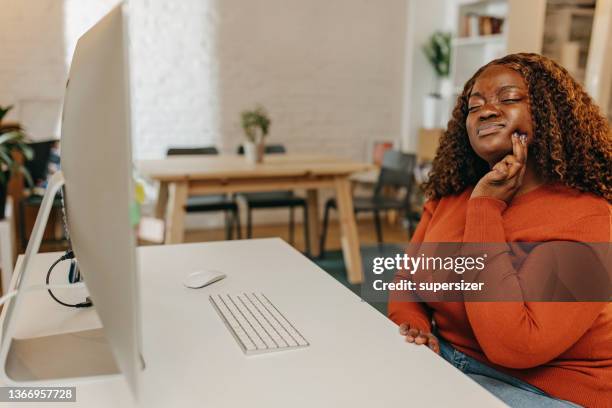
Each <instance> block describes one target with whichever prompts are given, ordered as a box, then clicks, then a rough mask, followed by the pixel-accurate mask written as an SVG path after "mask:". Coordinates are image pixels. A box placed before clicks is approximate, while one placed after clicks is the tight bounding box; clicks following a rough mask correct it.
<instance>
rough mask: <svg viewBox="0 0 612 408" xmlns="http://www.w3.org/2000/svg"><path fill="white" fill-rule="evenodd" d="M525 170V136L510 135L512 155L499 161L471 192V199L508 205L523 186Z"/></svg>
mask: <svg viewBox="0 0 612 408" xmlns="http://www.w3.org/2000/svg"><path fill="white" fill-rule="evenodd" d="M526 169H527V136H526V135H519V134H518V133H516V132H515V133H513V134H512V154H509V155H507V156H506V157H504V158H503V159H502V160H501V161H499V162H498V163H497V164H495V166H493V168H492V169H491V171H490V172H488V173H487V174H485V175H484V176H483V177H482V178H481V179H480V181H479V182H478V184H476V187H474V191H472V195H471V198H472V197H492V198H497V199H498V200H502V201H505V202H506V203H509V202H510V201H511V200H512V197H514V194H515V193H516V192H517V191H518V189H519V188H520V187H521V185H522V184H523V176H524V175H525V170H526Z"/></svg>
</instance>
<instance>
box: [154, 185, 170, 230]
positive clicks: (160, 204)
mask: <svg viewBox="0 0 612 408" xmlns="http://www.w3.org/2000/svg"><path fill="white" fill-rule="evenodd" d="M167 207H168V183H167V182H165V181H160V182H159V192H158V194H157V203H156V204H155V218H159V219H162V220H165V219H166V216H167V212H166V211H167V209H168V208H167Z"/></svg>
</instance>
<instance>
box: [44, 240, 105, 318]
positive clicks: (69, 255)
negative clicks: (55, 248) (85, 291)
mask: <svg viewBox="0 0 612 408" xmlns="http://www.w3.org/2000/svg"><path fill="white" fill-rule="evenodd" d="M69 259H74V252H72V250H69V251H66V253H65V254H64V255H62V256H61V257H60V258H59V259H57V260H56V261H55V262H53V264H52V265H51V267H50V268H49V271H48V272H47V278H46V279H45V283H46V286H47V287H48V286H50V285H49V280H50V278H51V272H52V271H53V268H55V267H56V266H57V264H59V263H60V262H62V261H66V260H69ZM73 278H74V276H73V275H72V274H71V276H70V283H74V281H73ZM47 292H49V295H51V297H52V298H53V300H55V301H56V302H57V303H59V304H60V305H62V306H66V307H76V308H84V307H91V306H93V302H92V301H91V299H89V298H86V299H85V301H84V302H80V303H66V302H63V301H61V300H59V299H58V298H57V297H56V296H55V295H54V294H53V292H52V291H51V289H50V288H47Z"/></svg>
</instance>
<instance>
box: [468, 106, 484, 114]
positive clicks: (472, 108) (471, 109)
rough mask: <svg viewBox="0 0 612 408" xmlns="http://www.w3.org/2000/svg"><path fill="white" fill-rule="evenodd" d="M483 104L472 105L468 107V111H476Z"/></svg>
mask: <svg viewBox="0 0 612 408" xmlns="http://www.w3.org/2000/svg"><path fill="white" fill-rule="evenodd" d="M480 106H481V105H474V106H470V107H468V112H474V111H476V110H477V109H478V108H480Z"/></svg>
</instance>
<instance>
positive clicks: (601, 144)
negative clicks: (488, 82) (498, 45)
mask: <svg viewBox="0 0 612 408" xmlns="http://www.w3.org/2000/svg"><path fill="white" fill-rule="evenodd" d="M492 65H503V66H506V67H508V68H511V69H513V70H515V71H517V72H518V73H519V74H521V75H522V77H523V79H524V80H525V83H526V85H527V88H528V90H529V101H530V110H531V116H532V120H533V131H534V135H533V142H532V143H531V144H530V145H529V157H531V158H534V159H535V161H534V163H535V165H536V166H537V169H538V172H539V174H540V175H541V176H542V177H543V178H544V180H545V181H546V182H559V183H561V184H563V185H566V186H568V187H571V188H575V189H577V190H580V191H584V192H590V193H593V194H596V195H598V196H601V197H603V198H605V199H606V200H607V201H608V202H610V200H611V199H612V166H611V163H612V143H611V135H610V127H609V124H608V121H607V119H606V118H605V117H604V116H603V115H602V113H601V112H600V110H599V108H598V106H597V105H596V104H595V103H594V102H593V101H592V100H591V98H590V97H589V95H588V94H587V93H586V91H585V90H584V88H583V87H582V86H581V85H580V84H579V83H577V82H576V81H575V80H574V79H573V78H572V77H571V75H570V74H569V73H568V72H567V70H565V68H563V67H561V66H560V65H559V64H557V63H556V62H554V61H553V60H551V59H549V58H546V57H543V56H541V55H538V54H527V53H520V54H510V55H507V56H505V57H503V58H499V59H496V60H493V61H491V62H489V63H488V64H487V65H485V66H483V67H482V68H480V69H479V70H478V71H477V72H476V73H475V74H474V76H472V78H470V79H469V80H468V81H467V82H466V84H465V86H464V88H463V92H462V93H461V95H459V97H458V98H457V104H456V105H455V107H454V109H453V113H452V117H451V119H450V120H449V122H448V127H447V130H446V132H445V133H444V135H443V136H442V137H441V138H440V146H439V147H438V150H437V152H436V157H435V159H434V161H433V165H432V171H431V173H430V174H429V180H428V181H427V183H425V185H424V190H425V193H426V195H427V196H428V197H429V198H432V199H438V198H442V197H445V196H449V195H453V194H458V193H460V192H462V191H463V190H464V189H465V188H467V187H468V186H474V185H476V183H477V182H478V181H479V180H480V179H481V178H482V176H484V175H485V174H486V173H487V172H488V171H490V168H489V165H488V164H487V163H486V162H485V161H484V160H483V159H481V158H480V157H478V156H477V155H476V153H475V152H474V150H473V149H472V147H471V145H470V142H469V139H468V133H467V128H466V118H467V115H468V98H469V95H470V92H471V91H472V87H473V86H474V83H475V82H476V79H477V78H478V77H479V76H480V74H482V72H483V71H484V70H485V69H487V68H488V67H490V66H492ZM533 101H537V103H533Z"/></svg>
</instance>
